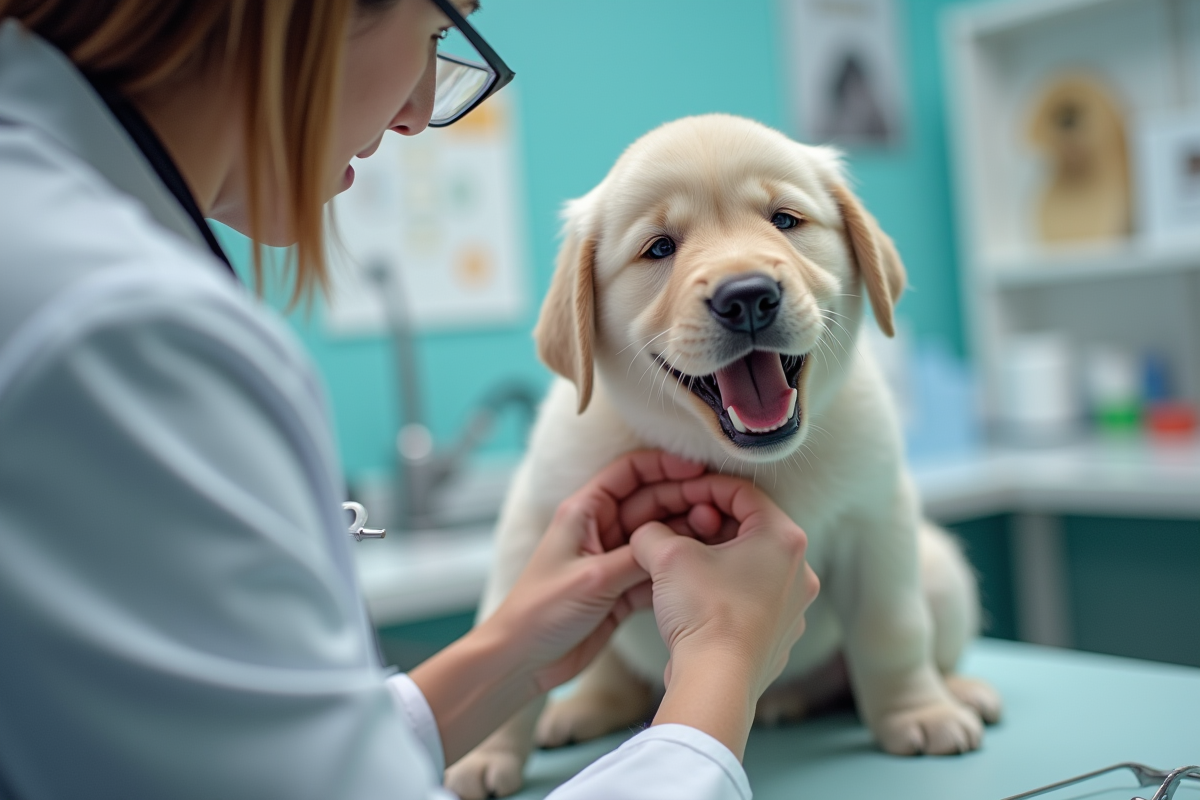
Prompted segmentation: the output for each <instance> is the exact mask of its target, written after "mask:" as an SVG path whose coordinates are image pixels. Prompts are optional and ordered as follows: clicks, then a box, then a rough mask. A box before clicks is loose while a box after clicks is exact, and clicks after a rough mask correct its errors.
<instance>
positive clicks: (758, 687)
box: [627, 475, 819, 758]
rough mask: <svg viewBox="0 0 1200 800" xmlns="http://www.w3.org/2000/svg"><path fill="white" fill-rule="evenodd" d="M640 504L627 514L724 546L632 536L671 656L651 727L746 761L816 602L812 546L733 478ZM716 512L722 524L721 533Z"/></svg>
mask: <svg viewBox="0 0 1200 800" xmlns="http://www.w3.org/2000/svg"><path fill="white" fill-rule="evenodd" d="M675 492H677V493H678V494H677V495H676V494H675ZM642 494H643V496H642V497H639V496H635V497H633V498H631V499H630V501H628V503H627V505H628V506H630V507H631V508H632V507H636V506H637V505H638V504H639V503H646V504H656V505H661V506H663V507H664V509H665V510H666V511H667V512H668V513H669V512H675V513H690V514H691V518H692V519H693V520H696V519H698V518H700V517H703V518H705V522H704V524H702V525H701V527H703V528H705V529H706V530H708V531H710V532H711V531H714V530H720V533H719V534H717V535H716V537H717V538H720V539H721V540H723V541H721V542H720V543H717V544H711V545H705V544H701V543H700V542H699V541H696V540H695V539H692V538H689V537H686V536H679V535H676V533H675V532H673V531H672V530H670V529H669V528H668V526H666V525H663V524H662V523H659V522H648V523H646V524H644V525H643V526H642V527H641V528H639V529H638V530H637V531H636V532H635V533H634V534H633V539H632V547H633V554H634V557H635V558H636V560H637V561H638V563H639V564H641V565H642V567H643V568H644V569H645V570H646V572H647V573H649V575H650V577H651V580H652V581H653V598H654V616H655V618H656V620H657V621H658V628H659V631H660V632H661V633H662V637H663V640H664V641H665V642H666V643H667V647H668V648H669V649H670V652H671V660H670V661H669V662H668V665H667V672H666V675H665V676H664V678H665V680H666V682H667V695H666V697H665V698H664V699H663V702H662V705H661V706H660V708H659V712H658V714H657V715H656V716H655V719H654V722H655V724H662V723H664V722H680V723H684V724H688V725H691V726H693V727H696V728H699V729H701V730H704V731H706V732H707V733H709V734H711V735H712V736H714V737H715V738H717V739H718V740H719V741H722V742H723V743H725V744H726V746H728V747H729V749H730V750H732V751H733V752H734V754H735V755H737V756H738V757H739V758H740V757H741V753H742V751H743V750H744V748H745V742H746V736H747V735H748V734H749V729H750V723H751V722H752V720H753V715H754V707H755V704H756V703H757V702H758V698H759V697H760V696H761V695H762V693H763V691H764V690H765V689H766V688H767V686H768V685H769V684H770V683H771V681H773V680H774V679H775V678H777V677H779V674H780V672H782V671H783V668H784V666H785V665H786V664H787V659H788V654H789V652H790V651H791V648H792V646H793V645H794V644H795V643H796V641H797V640H798V639H799V638H800V635H801V634H802V633H803V632H804V612H805V610H806V609H807V608H808V606H809V604H810V603H812V601H813V600H814V599H815V598H816V596H817V591H818V589H819V582H818V580H817V576H816V575H815V574H814V573H813V571H812V569H811V568H809V566H808V563H807V562H806V561H805V558H804V555H805V549H806V547H807V539H806V537H805V535H804V532H803V531H801V530H800V528H799V527H797V526H796V524H795V523H794V522H792V520H791V519H790V518H789V517H788V516H787V515H786V514H784V513H783V512H782V511H781V510H780V509H779V508H778V507H777V506H776V505H775V504H774V503H773V502H772V501H771V500H770V498H768V497H767V496H766V495H765V494H763V493H762V492H760V491H759V490H758V489H756V488H755V487H754V486H752V485H750V484H749V483H747V482H745V481H742V480H738V479H736V478H731V477H727V476H722V475H705V476H703V477H699V478H696V479H694V480H691V481H687V482H685V483H682V484H674V485H671V486H667V487H661V488H660V491H658V492H657V493H655V494H654V495H653V497H651V496H650V495H649V493H642ZM717 512H719V513H720V515H721V516H722V517H723V518H724V520H723V523H722V524H718V525H714V524H713V521H714V519H715V517H714V515H715V514H716V513H717ZM735 525H736V532H734V531H733V530H732V528H733V526H735ZM710 538H713V537H712V536H711V535H710Z"/></svg>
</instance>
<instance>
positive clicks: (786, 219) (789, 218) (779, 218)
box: [771, 211, 800, 231]
mask: <svg viewBox="0 0 1200 800" xmlns="http://www.w3.org/2000/svg"><path fill="white" fill-rule="evenodd" d="M771 224H772V225H774V226H775V227H776V228H779V230H781V231H786V230H788V229H789V228H794V227H796V226H797V225H799V224H800V218H799V217H796V216H793V215H792V214H789V213H787V212H786V211H780V212H778V213H777V214H775V216H773V217H771Z"/></svg>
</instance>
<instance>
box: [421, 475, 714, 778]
mask: <svg viewBox="0 0 1200 800" xmlns="http://www.w3.org/2000/svg"><path fill="white" fill-rule="evenodd" d="M703 473H704V467H703V466H702V465H699V464H693V463H691V462H688V461H683V460H682V459H679V458H675V457H673V456H669V455H666V454H664V453H660V452H657V451H640V452H635V453H630V454H628V455H625V456H622V457H621V458H619V459H617V460H616V461H614V462H613V463H612V464H611V465H609V466H608V467H607V468H606V469H605V470H604V471H602V472H601V473H600V474H599V475H597V476H596V477H595V478H594V479H592V481H590V482H589V483H588V484H587V485H586V486H584V487H583V488H582V489H580V490H579V491H578V492H576V493H575V494H574V495H572V496H571V497H569V498H568V499H567V500H566V501H564V502H563V503H562V505H560V506H559V508H558V510H557V512H556V513H555V515H554V518H553V521H552V522H551V523H550V526H549V528H548V529H547V530H546V533H545V535H544V536H543V537H542V540H541V542H540V543H539V544H538V547H537V549H536V550H535V551H534V553H533V556H532V557H531V558H530V561H529V563H528V564H527V565H526V567H525V570H524V571H523V572H522V573H521V577H520V578H519V579H518V580H517V582H516V584H515V585H514V586H513V588H512V591H510V592H509V594H508V597H507V598H505V600H504V603H503V604H501V606H500V608H498V609H497V610H496V613H494V614H493V615H492V616H491V617H489V618H488V619H487V620H485V621H484V622H483V623H482V624H481V625H480V626H479V627H477V628H475V629H474V630H472V631H471V632H470V633H469V634H467V635H466V636H464V637H463V638H462V639H460V640H458V641H457V642H455V643H454V644H452V645H450V646H449V647H448V648H446V649H445V650H443V651H442V652H440V653H438V654H437V655H435V656H433V657H432V658H430V659H429V660H428V661H426V662H425V663H423V664H421V665H420V666H419V667H417V668H416V669H414V670H412V672H410V673H409V676H410V677H411V678H412V679H413V681H415V682H416V684H417V685H418V686H419V687H420V689H421V691H422V693H423V694H424V695H425V698H426V700H427V701H428V702H429V705H430V708H431V709H432V710H433V714H434V717H435V718H436V719H437V723H438V729H439V731H440V733H441V736H442V746H443V749H444V752H445V756H446V763H447V764H451V763H454V761H455V760H457V759H458V758H459V756H461V755H463V754H464V753H466V751H467V750H469V749H470V748H471V747H473V746H474V745H475V744H477V743H478V742H479V741H481V740H482V739H483V738H484V737H485V736H486V735H487V734H489V733H491V732H492V730H494V729H495V728H496V727H497V726H498V725H499V724H500V723H501V722H503V721H504V720H505V719H507V718H508V717H509V716H511V715H512V714H513V713H514V712H516V711H517V709H518V708H520V707H521V706H522V705H524V704H525V703H526V702H528V701H529V700H532V699H533V698H534V697H536V696H537V695H539V694H542V693H544V692H546V691H548V690H549V689H551V688H553V687H554V686H557V685H558V684H560V683H563V682H564V681H567V680H569V679H571V678H572V677H574V676H575V675H576V674H578V673H579V671H580V670H582V669H583V668H584V667H585V666H586V665H587V664H588V662H590V661H591V660H592V658H593V657H594V656H595V655H596V654H597V653H598V652H599V651H600V649H601V648H602V647H603V646H604V644H605V643H606V642H607V641H608V639H609V637H610V636H611V635H612V632H613V631H614V630H615V629H616V627H617V624H618V623H619V622H620V621H621V620H622V619H624V618H625V617H626V616H627V615H628V614H629V613H630V612H631V611H633V610H634V609H635V608H638V607H645V606H647V605H649V603H650V591H649V588H650V587H649V582H648V575H647V574H646V571H645V570H644V569H643V568H642V567H641V565H639V564H638V562H637V560H636V559H635V558H634V556H633V551H632V550H631V548H630V547H629V545H628V544H627V542H628V540H629V536H630V535H631V534H632V532H633V531H634V530H637V529H638V528H639V527H640V526H642V525H643V524H645V523H646V522H648V521H651V520H660V521H662V522H663V523H664V524H666V525H669V526H671V528H672V529H674V530H677V531H679V532H681V533H687V534H690V535H693V536H698V537H701V538H712V537H714V536H719V535H720V532H721V515H720V514H719V513H718V512H717V511H716V510H715V509H713V508H711V507H697V508H696V509H694V510H693V509H690V508H689V509H684V508H682V507H680V506H679V503H678V502H677V500H678V498H679V496H680V495H679V492H680V486H681V482H682V481H688V480H693V479H696V478H698V477H699V476H701V475H702V474H703ZM700 505H701V506H703V504H700Z"/></svg>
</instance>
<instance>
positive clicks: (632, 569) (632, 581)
mask: <svg viewBox="0 0 1200 800" xmlns="http://www.w3.org/2000/svg"><path fill="white" fill-rule="evenodd" d="M586 560H587V561H589V562H591V563H592V564H594V565H596V566H598V567H600V571H601V575H602V576H603V581H602V582H603V586H604V589H605V590H606V591H607V592H611V593H612V595H613V596H614V597H617V596H620V595H622V594H624V593H625V592H627V591H629V590H630V589H632V588H633V587H635V586H637V585H638V584H640V583H645V582H646V579H647V578H649V577H650V576H649V575H647V574H646V570H645V569H643V568H642V565H641V564H639V563H638V562H637V560H636V559H635V558H634V555H633V548H632V547H630V546H629V545H623V546H621V547H618V548H616V549H615V550H609V551H608V552H607V553H601V554H599V555H594V556H588V557H587V559H586Z"/></svg>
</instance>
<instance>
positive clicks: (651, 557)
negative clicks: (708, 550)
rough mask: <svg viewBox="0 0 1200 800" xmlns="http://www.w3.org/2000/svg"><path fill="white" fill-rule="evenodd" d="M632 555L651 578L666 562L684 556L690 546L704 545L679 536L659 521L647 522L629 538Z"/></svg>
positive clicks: (659, 571) (658, 572)
mask: <svg viewBox="0 0 1200 800" xmlns="http://www.w3.org/2000/svg"><path fill="white" fill-rule="evenodd" d="M629 546H630V548H631V549H632V551H633V557H634V558H635V559H636V560H637V562H638V564H640V565H641V566H642V569H644V570H646V572H647V573H648V574H649V575H650V577H651V578H653V577H654V576H655V575H657V574H660V573H661V572H662V570H663V569H664V567H665V566H666V564H667V563H669V562H671V561H673V560H678V559H679V558H680V557H686V555H687V553H688V551H689V550H690V549H692V548H696V547H703V546H704V545H702V544H700V543H699V542H697V541H696V540H695V539H692V538H691V537H688V536H680V535H679V534H677V533H675V532H674V531H672V530H671V529H670V528H668V527H667V526H666V525H664V524H663V523H661V522H647V523H646V524H645V525H642V526H641V527H640V528H638V529H637V530H636V531H634V532H633V535H632V536H631V537H630V538H629Z"/></svg>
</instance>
